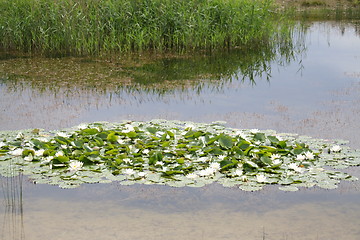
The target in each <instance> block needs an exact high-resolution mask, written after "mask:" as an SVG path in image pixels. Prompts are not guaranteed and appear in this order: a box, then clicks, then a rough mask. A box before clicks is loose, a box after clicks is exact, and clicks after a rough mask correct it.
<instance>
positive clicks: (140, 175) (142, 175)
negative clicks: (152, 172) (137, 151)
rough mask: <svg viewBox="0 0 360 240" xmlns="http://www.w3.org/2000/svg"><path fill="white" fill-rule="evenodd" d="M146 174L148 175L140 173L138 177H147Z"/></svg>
mask: <svg viewBox="0 0 360 240" xmlns="http://www.w3.org/2000/svg"><path fill="white" fill-rule="evenodd" d="M146 174H147V173H146V172H139V173H138V176H139V177H145V176H146Z"/></svg>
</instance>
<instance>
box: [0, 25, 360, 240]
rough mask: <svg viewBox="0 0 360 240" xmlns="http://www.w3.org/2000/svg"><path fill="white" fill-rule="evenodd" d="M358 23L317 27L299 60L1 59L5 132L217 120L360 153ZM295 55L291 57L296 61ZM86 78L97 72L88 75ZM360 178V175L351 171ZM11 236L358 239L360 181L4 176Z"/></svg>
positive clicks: (5, 219)
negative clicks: (199, 183)
mask: <svg viewBox="0 0 360 240" xmlns="http://www.w3.org/2000/svg"><path fill="white" fill-rule="evenodd" d="M358 29H359V25H358V23H335V22H317V23H310V24H309V25H308V26H307V28H306V31H305V33H304V32H300V33H299V34H298V36H299V38H300V39H302V40H299V42H297V47H296V48H293V49H292V50H291V51H290V52H288V53H292V54H294V55H293V57H291V56H282V57H277V56H278V55H276V54H274V52H271V51H270V52H267V53H264V54H263V55H264V58H263V59H261V60H258V59H259V58H258V56H257V57H256V56H255V57H252V56H254V53H251V54H246V53H244V52H242V51H237V52H230V53H222V54H220V55H216V56H214V55H211V56H209V55H207V54H199V55H196V56H193V57H190V56H182V57H178V56H169V55H167V56H165V57H164V56H160V55H156V56H155V55H152V56H151V58H150V60H149V59H148V58H147V56H144V55H146V54H144V55H138V56H135V57H131V58H129V59H130V60H129V59H122V58H112V59H105V60H101V61H100V60H93V59H83V58H82V59H79V58H63V59H41V58H7V59H4V60H1V61H0V79H1V80H0V111H1V113H2V114H1V115H0V130H7V129H24V128H35V127H36V128H45V129H57V128H63V127H71V126H73V125H76V124H79V123H81V122H93V121H122V120H124V119H134V120H150V119H153V118H166V119H179V120H191V121H197V122H211V121H216V120H224V121H227V122H228V125H229V126H231V127H238V128H259V129H275V130H277V131H279V132H294V133H299V134H305V135H310V136H312V137H319V138H331V139H334V138H341V139H346V140H350V141H351V143H350V145H351V146H352V147H354V148H360V135H359V134H358V129H360V123H359V119H360V71H359V69H360V35H359V30H358ZM290 55H291V54H290ZM84 73H87V74H84ZM348 171H349V172H351V173H352V174H353V175H355V176H357V177H360V170H359V169H358V168H353V169H349V170H348ZM0 181H1V184H2V185H0V186H1V188H2V190H3V191H2V194H1V195H0V199H1V201H2V202H3V203H4V204H2V205H0V215H2V217H0V227H1V228H2V231H0V233H1V234H0V236H1V239H27V240H32V239H126V240H127V239H144V240H145V239H146V240H148V239H150V240H151V239H245V240H247V239H276V240H278V239H284V240H285V239H296V240H297V239H327V240H329V239H334V240H335V239H336V240H337V239H345V240H347V239H348V240H356V239H360V184H359V182H351V183H346V182H345V183H341V184H340V186H339V188H338V189H336V190H322V189H317V188H313V189H301V190H300V191H299V192H294V193H293V192H291V193H290V192H285V193H284V192H281V191H279V190H277V188H276V187H275V186H274V187H272V186H271V187H266V188H265V189H264V190H263V191H260V192H254V193H248V192H243V191H240V190H239V189H237V188H223V187H221V186H219V185H216V184H213V185H210V186H206V187H203V188H189V187H186V188H170V187H166V186H157V185H154V186H145V185H136V186H121V185H118V184H116V183H111V184H94V185H82V186H81V187H80V188H78V189H71V190H65V189H59V188H58V187H56V186H49V185H35V184H32V183H31V182H30V181H29V180H28V179H27V178H26V177H21V176H20V177H16V178H1V179H0Z"/></svg>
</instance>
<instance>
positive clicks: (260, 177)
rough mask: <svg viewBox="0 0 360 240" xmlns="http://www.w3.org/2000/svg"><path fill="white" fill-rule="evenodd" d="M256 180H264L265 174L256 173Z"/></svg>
mask: <svg viewBox="0 0 360 240" xmlns="http://www.w3.org/2000/svg"><path fill="white" fill-rule="evenodd" d="M256 181H257V182H260V183H262V182H266V176H265V175H264V174H260V175H257V176H256Z"/></svg>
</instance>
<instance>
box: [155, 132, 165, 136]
mask: <svg viewBox="0 0 360 240" xmlns="http://www.w3.org/2000/svg"><path fill="white" fill-rule="evenodd" d="M164 134H165V132H162V131H157V132H156V133H155V136H157V137H162V135H164Z"/></svg>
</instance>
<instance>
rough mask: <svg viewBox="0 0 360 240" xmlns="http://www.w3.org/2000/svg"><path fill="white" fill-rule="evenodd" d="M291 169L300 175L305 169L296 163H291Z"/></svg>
mask: <svg viewBox="0 0 360 240" xmlns="http://www.w3.org/2000/svg"><path fill="white" fill-rule="evenodd" d="M289 168H290V169H292V170H294V171H295V172H299V173H301V172H304V169H303V168H301V167H299V166H298V165H297V164H296V163H290V164H289Z"/></svg>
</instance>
